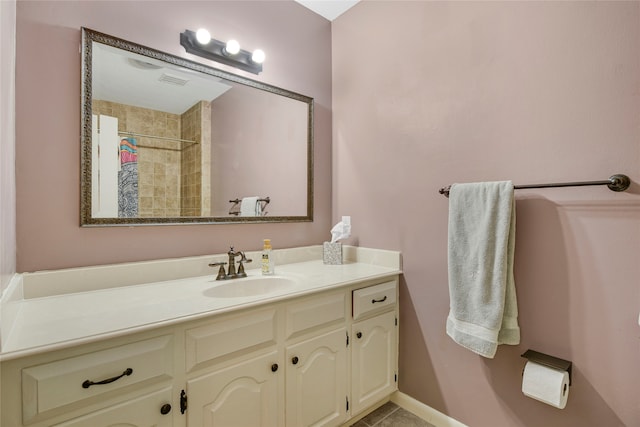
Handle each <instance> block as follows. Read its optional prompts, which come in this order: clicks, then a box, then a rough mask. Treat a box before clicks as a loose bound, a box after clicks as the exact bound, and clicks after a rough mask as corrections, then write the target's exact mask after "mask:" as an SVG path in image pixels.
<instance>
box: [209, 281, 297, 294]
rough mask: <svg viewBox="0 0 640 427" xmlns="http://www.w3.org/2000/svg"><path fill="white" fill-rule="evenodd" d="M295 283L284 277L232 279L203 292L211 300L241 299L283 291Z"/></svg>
mask: <svg viewBox="0 0 640 427" xmlns="http://www.w3.org/2000/svg"><path fill="white" fill-rule="evenodd" d="M295 284H296V282H295V281H294V280H291V279H287V278H286V277H279V276H261V277H247V278H244V279H233V280H232V281H230V282H220V284H219V285H216V286H214V287H212V288H209V289H207V290H206V291H204V292H203V294H204V295H205V296H208V297H212V298H243V297H253V296H257V295H265V294H270V293H273V292H279V291H284V290H287V289H291V288H293V287H294V286H295Z"/></svg>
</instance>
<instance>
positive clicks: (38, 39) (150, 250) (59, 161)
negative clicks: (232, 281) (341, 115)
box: [16, 1, 331, 272]
mask: <svg viewBox="0 0 640 427" xmlns="http://www.w3.org/2000/svg"><path fill="white" fill-rule="evenodd" d="M82 26H85V27H88V28H91V29H94V30H97V31H101V32H104V33H107V34H110V35H113V36H117V37H120V38H123V39H127V40H131V41H134V42H136V43H140V44H143V45H146V46H149V47H152V48H155V49H160V50H162V51H166V52H169V53H172V54H175V55H180V56H184V57H190V58H194V59H196V60H198V61H201V62H206V60H204V59H197V57H193V56H191V55H188V54H186V53H185V51H184V49H183V48H182V46H180V44H179V34H180V33H181V32H182V31H184V30H185V29H192V30H195V29H197V28H200V27H203V26H204V27H207V28H209V30H210V31H211V33H212V35H213V37H214V38H217V39H220V40H226V39H228V38H231V37H235V38H237V39H238V40H239V41H240V42H241V43H244V46H247V47H251V46H255V47H257V46H260V47H261V48H263V49H264V50H265V51H266V53H267V60H266V62H265V64H264V71H263V72H262V73H261V74H260V75H259V76H258V77H256V76H255V75H253V74H246V73H245V74H244V75H246V76H248V77H250V78H254V79H257V80H260V81H264V82H266V83H269V84H273V85H275V86H278V87H283V88H287V89H289V90H292V91H294V92H298V93H302V94H305V95H307V96H311V97H313V98H314V99H315V152H314V159H315V177H314V178H315V189H314V190H315V201H314V206H315V216H314V221H313V222H307V223H296V224H250V225H241V224H239V225H187V226H148V227H133V228H131V227H117V228H80V227H79V222H80V221H79V206H80V199H79V197H80V191H79V188H80V165H79V158H80V141H79V133H80V54H79V52H78V46H79V43H80V27H82ZM209 63H210V64H212V65H213V64H214V63H212V62H209ZM214 66H216V67H220V68H223V67H224V66H222V65H220V66H218V65H214ZM227 69H229V68H227ZM230 70H231V71H232V72H236V73H244V72H242V71H237V70H234V69H230ZM16 99H17V101H16V134H17V135H16V138H17V144H16V156H17V159H16V167H17V170H18V174H17V218H18V219H17V248H18V253H17V269H18V271H21V272H23V271H34V270H42V269H53V268H62V267H72V266H82V265H95V264H106V263H114V262H122V261H136V260H144V259H154V258H167V257H179V256H191V255H198V254H207V253H220V252H226V251H227V250H228V246H229V245H234V246H235V247H236V248H237V249H242V250H256V249H259V248H261V243H262V239H263V238H266V237H269V238H271V239H272V242H273V244H274V247H276V248H283V247H292V246H300V245H308V244H316V243H320V242H322V241H323V240H325V239H326V237H327V236H328V235H329V230H330V228H331V224H330V215H331V211H330V197H331V195H330V191H331V184H330V182H331V176H330V174H331V166H330V162H331V158H330V156H331V154H330V153H331V112H330V109H331V26H330V23H329V21H327V20H325V19H324V18H322V17H320V16H318V15H316V14H314V13H312V12H311V11H309V10H307V9H306V8H304V7H302V6H300V5H298V4H297V3H294V2H261V1H253V2H252V1H242V2H238V1H211V2H202V1H192V2H191V1H180V2H178V1H172V2H167V1H126V2H113V1H70V2H61V1H56V2H51V1H41V2H39V1H19V2H18V4H17V79H16Z"/></svg>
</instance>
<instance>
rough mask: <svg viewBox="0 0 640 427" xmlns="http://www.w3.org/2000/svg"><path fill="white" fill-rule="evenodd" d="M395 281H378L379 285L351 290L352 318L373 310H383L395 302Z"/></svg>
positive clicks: (355, 318)
mask: <svg viewBox="0 0 640 427" xmlns="http://www.w3.org/2000/svg"><path fill="white" fill-rule="evenodd" d="M396 287H397V282H396V281H395V280H392V281H390V282H385V283H380V284H379V285H374V286H369V287H367V288H362V289H356V290H355V291H353V319H354V320H357V319H359V318H361V317H364V316H365V315H368V314H372V313H374V312H379V311H384V310H386V309H388V308H389V307H390V306H394V305H395V304H396V293H397V292H396Z"/></svg>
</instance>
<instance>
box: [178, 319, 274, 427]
mask: <svg viewBox="0 0 640 427" xmlns="http://www.w3.org/2000/svg"><path fill="white" fill-rule="evenodd" d="M279 317H280V309H279V308H278V307H268V308H266V309H256V310H250V311H248V312H247V311H245V312H243V313H240V314H237V315H230V316H223V317H221V318H218V319H214V320H210V321H205V322H202V323H199V324H196V325H194V326H193V327H188V328H187V329H186V331H185V333H184V336H185V348H186V352H185V356H186V357H185V371H186V372H187V381H186V390H185V395H186V399H187V410H186V411H184V412H185V415H186V422H187V423H186V425H187V426H189V427H192V426H198V427H205V426H206V427H214V426H215V427H217V426H255V427H269V426H279V425H283V423H282V413H283V409H284V407H283V404H282V398H281V395H282V385H281V383H282V380H281V372H282V368H281V365H282V356H280V354H279V353H280V351H279V349H278V347H277V343H278V324H279V321H278V319H279Z"/></svg>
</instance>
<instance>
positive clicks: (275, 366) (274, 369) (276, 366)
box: [271, 363, 278, 372]
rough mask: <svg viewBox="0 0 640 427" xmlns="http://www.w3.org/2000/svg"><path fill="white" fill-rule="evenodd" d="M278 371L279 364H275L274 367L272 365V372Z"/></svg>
mask: <svg viewBox="0 0 640 427" xmlns="http://www.w3.org/2000/svg"><path fill="white" fill-rule="evenodd" d="M277 370H278V364H277V363H274V364H273V365H271V372H275V371H277Z"/></svg>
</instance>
